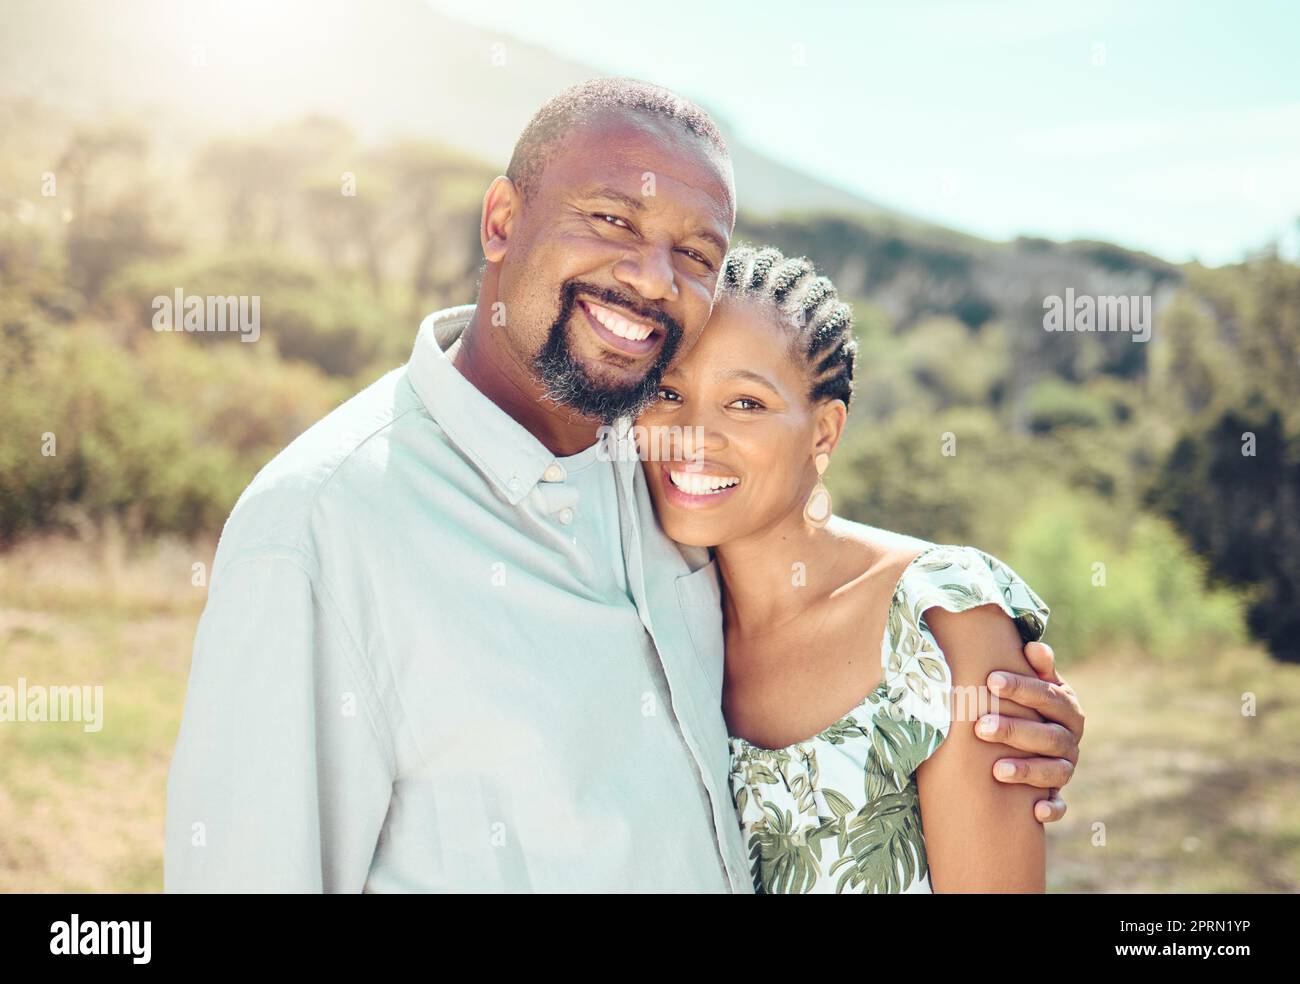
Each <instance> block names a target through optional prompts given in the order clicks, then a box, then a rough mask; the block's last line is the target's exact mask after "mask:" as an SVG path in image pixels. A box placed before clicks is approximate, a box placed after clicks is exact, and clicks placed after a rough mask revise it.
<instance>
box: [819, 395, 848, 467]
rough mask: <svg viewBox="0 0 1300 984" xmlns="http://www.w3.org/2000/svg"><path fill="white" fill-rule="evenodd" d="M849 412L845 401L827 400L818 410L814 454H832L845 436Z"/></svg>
mask: <svg viewBox="0 0 1300 984" xmlns="http://www.w3.org/2000/svg"><path fill="white" fill-rule="evenodd" d="M848 416H849V410H848V407H847V406H845V404H844V401H843V400H827V401H826V402H824V403H822V404H821V405H820V406H819V407H818V408H817V426H816V430H815V431H814V432H813V442H814V443H813V454H814V455H818V454H822V453H825V454H831V453H832V452H833V451H834V450H835V446H836V445H837V444H839V443H840V438H841V437H842V436H843V435H844V424H845V421H847V420H848Z"/></svg>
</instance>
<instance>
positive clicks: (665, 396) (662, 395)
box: [659, 386, 681, 402]
mask: <svg viewBox="0 0 1300 984" xmlns="http://www.w3.org/2000/svg"><path fill="white" fill-rule="evenodd" d="M659 399H661V400H669V401H673V402H675V401H677V400H679V399H681V397H679V396H678V395H677V394H676V393H674V392H673V391H672V390H670V389H668V388H667V387H666V386H660V387H659Z"/></svg>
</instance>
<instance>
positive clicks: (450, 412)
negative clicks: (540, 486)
mask: <svg viewBox="0 0 1300 984" xmlns="http://www.w3.org/2000/svg"><path fill="white" fill-rule="evenodd" d="M473 316H474V305H473V304H461V305H458V306H456V307H449V308H443V309H442V310H441V311H435V312H433V313H432V314H430V315H429V316H428V317H426V318H425V319H424V321H423V322H421V324H420V330H419V332H418V333H417V335H416V338H415V347H414V349H413V350H412V352H411V361H410V362H409V363H408V364H407V375H408V376H409V378H410V380H411V385H412V386H414V387H415V391H416V393H417V394H418V395H419V397H420V400H421V402H423V403H424V406H425V408H426V409H427V410H428V411H429V414H430V416H432V417H433V419H434V421H436V422H437V424H438V426H439V427H441V428H442V430H443V432H444V433H445V434H446V435H447V437H448V438H449V439H450V440H451V441H452V443H454V444H455V445H456V447H458V448H459V449H460V450H461V451H462V452H463V453H464V454H465V456H466V457H468V458H469V460H470V461H471V462H473V464H474V466H475V467H476V468H478V470H479V471H480V472H482V473H483V474H484V475H485V476H486V477H487V478H488V480H489V481H490V482H491V483H492V484H493V485H494V486H495V487H496V490H497V491H498V492H499V493H500V494H501V495H502V497H504V498H505V499H506V501H508V502H509V503H510V504H511V505H512V506H513V505H517V504H518V503H519V501H520V500H521V499H523V498H524V496H526V495H528V493H529V492H530V491H532V488H533V486H535V485H536V484H537V483H538V482H539V481H540V480H541V478H542V474H543V473H544V472H545V471H546V469H547V468H549V467H550V466H551V465H552V464H555V463H556V457H555V455H553V454H551V452H550V451H549V450H547V448H546V446H545V445H544V444H542V442H541V441H539V440H537V438H535V437H533V435H532V434H530V433H529V432H528V431H527V430H525V429H524V427H523V426H522V425H520V424H519V423H518V421H516V420H515V419H514V418H513V417H511V416H510V415H509V414H508V413H506V412H505V411H504V410H502V409H501V408H500V407H499V406H497V405H496V404H495V403H493V402H492V400H491V399H489V398H488V397H487V396H485V395H484V394H483V393H482V392H480V391H479V389H478V387H476V386H475V385H474V384H473V383H471V382H470V381H469V380H468V379H466V378H465V377H464V376H462V375H461V374H460V371H459V370H458V369H457V368H456V367H455V366H454V365H453V364H452V362H451V359H449V358H448V357H447V352H446V350H447V349H449V348H450V347H451V346H452V344H453V343H455V341H456V340H457V339H458V338H459V337H460V335H461V333H462V332H463V331H464V330H465V328H466V326H467V325H468V324H469V322H470V319H471V318H473ZM630 426H631V421H630V420H629V419H627V418H622V419H620V420H619V422H618V423H617V424H616V431H617V432H618V433H620V434H622V433H626V431H627V429H628V428H629V427H630Z"/></svg>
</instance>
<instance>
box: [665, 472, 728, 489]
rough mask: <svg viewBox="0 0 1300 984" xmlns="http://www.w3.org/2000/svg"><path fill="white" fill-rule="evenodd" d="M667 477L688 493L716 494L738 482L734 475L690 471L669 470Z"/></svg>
mask: <svg viewBox="0 0 1300 984" xmlns="http://www.w3.org/2000/svg"><path fill="white" fill-rule="evenodd" d="M668 477H669V478H671V479H672V480H673V484H674V485H676V486H677V487H678V488H679V489H681V490H682V491H683V492H686V493H688V494H689V495H717V494H718V493H719V492H721V491H722V490H723V489H729V488H731V486H733V485H737V484H739V482H740V479H738V478H737V477H736V476H735V475H696V474H692V473H691V472H679V471H670V472H669V473H668Z"/></svg>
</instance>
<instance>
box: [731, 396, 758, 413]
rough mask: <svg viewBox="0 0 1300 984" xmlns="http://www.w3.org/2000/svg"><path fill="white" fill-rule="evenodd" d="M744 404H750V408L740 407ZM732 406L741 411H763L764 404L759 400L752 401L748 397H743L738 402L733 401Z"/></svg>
mask: <svg viewBox="0 0 1300 984" xmlns="http://www.w3.org/2000/svg"><path fill="white" fill-rule="evenodd" d="M742 403H748V404H750V405H749V406H746V407H742V406H740V404H742ZM731 405H732V406H733V407H737V408H738V409H741V410H762V409H763V404H761V403H759V402H758V401H757V400H751V399H750V398H749V397H747V396H742V397H741V398H740V399H738V400H733V401H732V402H731Z"/></svg>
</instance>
